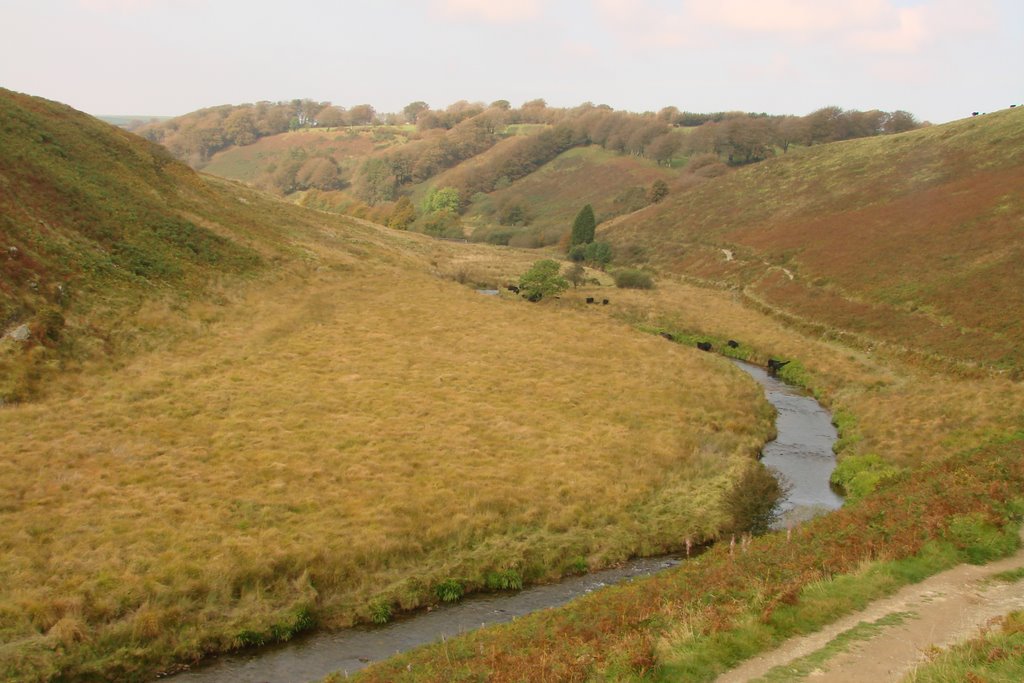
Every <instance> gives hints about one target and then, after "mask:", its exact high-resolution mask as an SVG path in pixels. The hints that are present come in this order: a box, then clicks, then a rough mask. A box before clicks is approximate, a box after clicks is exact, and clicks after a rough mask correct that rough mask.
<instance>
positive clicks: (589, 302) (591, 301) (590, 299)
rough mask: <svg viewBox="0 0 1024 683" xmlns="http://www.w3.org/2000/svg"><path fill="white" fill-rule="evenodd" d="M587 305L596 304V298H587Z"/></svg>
mask: <svg viewBox="0 0 1024 683" xmlns="http://www.w3.org/2000/svg"><path fill="white" fill-rule="evenodd" d="M587 303H588V304H592V303H594V297H592V296H588V297H587Z"/></svg>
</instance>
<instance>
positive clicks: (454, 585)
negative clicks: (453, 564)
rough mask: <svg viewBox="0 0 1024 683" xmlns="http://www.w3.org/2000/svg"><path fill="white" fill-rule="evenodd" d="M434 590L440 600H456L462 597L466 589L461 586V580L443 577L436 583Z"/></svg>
mask: <svg viewBox="0 0 1024 683" xmlns="http://www.w3.org/2000/svg"><path fill="white" fill-rule="evenodd" d="M434 592H435V593H436V594H437V597H438V598H440V599H441V601H442V602H457V601H458V600H459V599H461V598H462V596H463V594H464V593H465V592H466V589H465V588H463V587H462V582H461V581H458V580H457V579H445V580H444V581H442V582H441V583H439V584H437V588H435V589H434Z"/></svg>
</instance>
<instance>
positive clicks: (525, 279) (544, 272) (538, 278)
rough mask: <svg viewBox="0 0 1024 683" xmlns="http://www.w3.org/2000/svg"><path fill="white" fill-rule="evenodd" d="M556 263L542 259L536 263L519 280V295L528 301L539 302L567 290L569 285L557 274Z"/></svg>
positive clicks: (558, 268) (558, 267)
mask: <svg viewBox="0 0 1024 683" xmlns="http://www.w3.org/2000/svg"><path fill="white" fill-rule="evenodd" d="M560 269H561V266H559V265H558V261H553V260H551V259H544V260H541V261H537V262H536V263H534V264H533V266H531V267H530V269H529V270H528V271H526V272H525V273H523V275H522V277H520V278H519V293H520V294H522V295H523V296H524V297H526V299H527V300H529V301H540V300H541V299H543V298H544V297H546V296H554V295H555V294H558V293H559V292H564V291H565V290H566V289H568V288H569V283H568V282H567V281H566V279H565V278H564V277H562V276H561V275H559V274H558V271H559V270H560Z"/></svg>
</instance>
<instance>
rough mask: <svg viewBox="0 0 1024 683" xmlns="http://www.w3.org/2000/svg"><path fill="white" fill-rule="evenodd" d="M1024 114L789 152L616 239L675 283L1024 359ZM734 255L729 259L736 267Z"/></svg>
mask: <svg viewBox="0 0 1024 683" xmlns="http://www.w3.org/2000/svg"><path fill="white" fill-rule="evenodd" d="M1021 187H1024V111H1021V110H1007V111H1003V112H998V113H995V114H990V115H987V116H984V117H978V118H972V119H967V120H963V121H958V122H954V123H950V124H946V125H943V126H936V127H932V128H926V129H922V130H918V131H913V132H909V133H904V134H901V135H896V136H890V137H879V138H869V139H863V140H853V141H848V142H842V143H834V144H830V145H822V146H817V147H811V148H805V149H801V150H795V151H793V152H791V153H790V154H788V155H786V156H783V157H779V158H775V159H771V160H768V161H766V162H763V163H761V164H758V165H756V166H752V167H747V168H744V169H741V170H739V171H737V172H736V173H734V174H729V175H727V176H724V177H721V178H717V179H714V180H713V181H710V182H707V183H703V184H701V185H699V186H696V187H693V188H691V189H690V190H688V191H685V192H680V193H677V194H674V195H673V196H672V197H670V198H669V199H668V200H666V201H665V202H664V203H663V204H661V205H658V206H657V207H652V208H650V209H648V210H646V211H644V212H641V213H640V214H638V215H636V216H635V217H631V218H630V219H629V220H625V221H622V222H619V223H618V224H617V225H616V226H615V227H614V228H612V229H610V230H608V232H607V235H606V237H607V238H608V239H610V240H611V241H613V242H614V243H615V244H617V245H618V246H619V247H620V249H621V251H622V253H625V252H626V251H627V249H626V248H627V247H633V249H631V251H633V252H635V251H636V249H635V248H636V247H639V248H640V249H641V250H642V251H644V252H646V254H647V258H646V260H647V262H649V263H650V264H652V265H655V266H656V267H658V268H660V269H663V270H666V271H672V272H678V273H685V274H688V275H692V276H697V277H700V278H705V279H708V280H713V281H717V282H723V283H729V284H732V285H737V286H743V287H745V288H746V291H747V292H748V293H749V294H750V295H751V296H752V297H754V298H756V299H758V300H761V301H763V302H765V303H766V304H767V305H769V306H772V307H778V308H781V309H783V310H784V311H786V312H788V313H790V314H792V315H795V316H797V317H798V318H801V319H806V320H813V321H816V322H817V323H819V324H823V325H826V326H829V327H834V328H838V329H840V330H843V331H847V332H853V333H857V334H860V335H864V336H866V337H868V338H871V339H879V340H885V341H889V342H891V343H893V344H895V345H906V346H910V347H913V348H917V349H923V350H925V351H928V352H933V353H938V354H941V355H945V356H950V357H953V358H959V359H970V360H975V361H985V362H993V363H997V364H1001V365H1004V366H1009V365H1014V364H1019V363H1020V361H1021V360H1022V359H1024V341H1022V340H1024V273H1022V271H1021V269H1020V268H1019V264H1020V262H1021V257H1022V256H1024V194H1022V193H1021V191H1020V188H1021ZM724 250H728V252H730V253H727V252H726V251H724Z"/></svg>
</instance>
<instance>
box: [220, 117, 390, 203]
mask: <svg viewBox="0 0 1024 683" xmlns="http://www.w3.org/2000/svg"><path fill="white" fill-rule="evenodd" d="M404 142H407V138H406V137H405V136H404V135H403V134H402V128H398V127H395V126H382V127H379V128H376V129H375V128H374V127H367V126H359V127H348V128H305V129H302V130H297V131H293V132H289V133H279V134H277V135H271V136H268V137H263V138H260V139H259V140H257V141H256V142H254V143H252V144H250V145H243V146H240V147H236V146H232V147H228V148H227V149H225V150H222V151H220V152H217V153H216V154H214V155H213V156H212V157H211V158H210V160H209V161H208V162H206V163H205V164H203V167H202V168H203V170H204V171H205V172H207V173H212V174H213V175H217V176H221V177H222V178H230V179H232V180H241V181H243V182H246V183H252V184H254V185H257V186H265V187H266V188H267V189H270V188H272V186H273V174H274V173H275V171H277V170H278V168H280V167H281V166H284V165H286V164H288V163H289V162H290V161H292V160H294V159H295V158H297V157H302V158H304V159H305V158H310V157H312V158H316V157H320V156H329V157H331V158H332V159H334V160H335V161H336V162H337V164H338V167H339V169H340V171H341V173H340V181H341V182H343V183H348V182H351V180H352V176H353V175H354V173H355V170H356V169H357V168H358V166H359V164H360V163H362V161H363V160H364V159H365V158H366V157H367V156H369V155H370V154H372V153H373V152H374V151H378V150H381V149H386V148H388V147H390V146H392V145H395V144H402V143H404Z"/></svg>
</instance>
